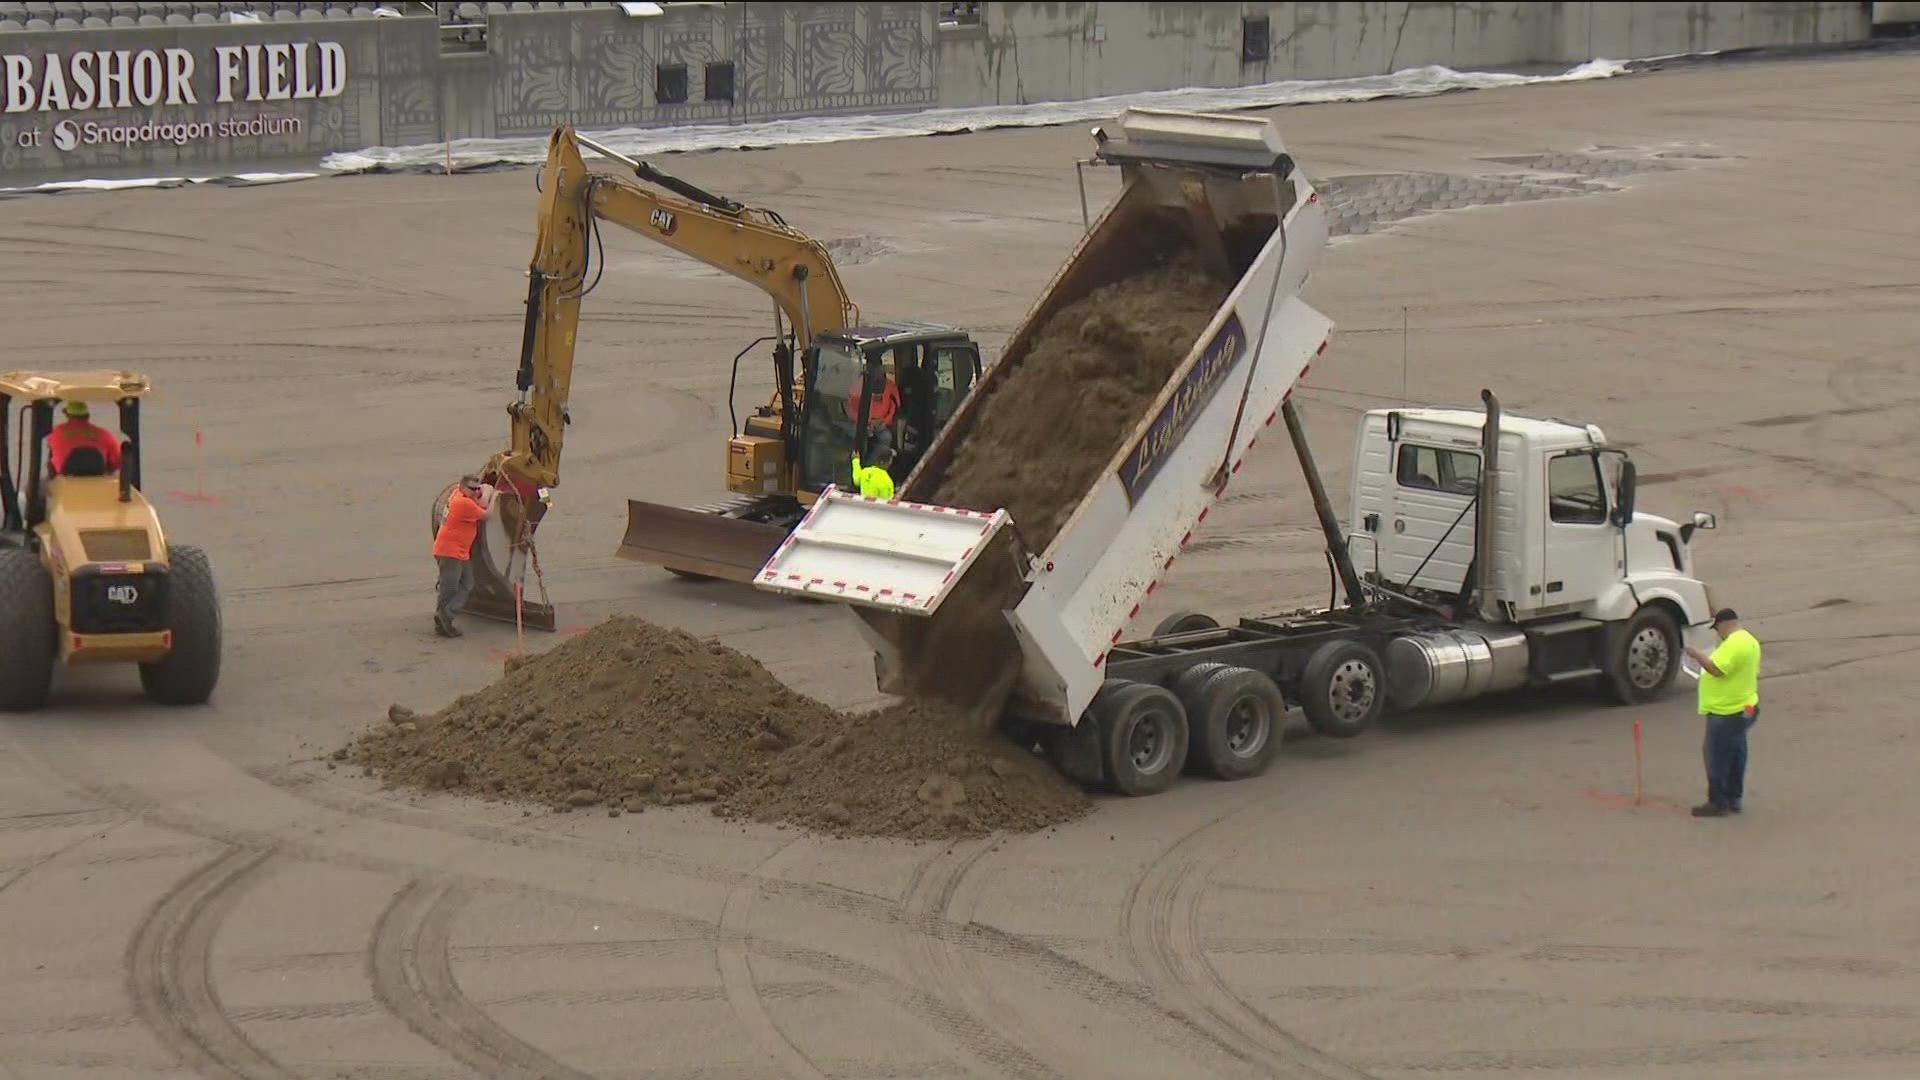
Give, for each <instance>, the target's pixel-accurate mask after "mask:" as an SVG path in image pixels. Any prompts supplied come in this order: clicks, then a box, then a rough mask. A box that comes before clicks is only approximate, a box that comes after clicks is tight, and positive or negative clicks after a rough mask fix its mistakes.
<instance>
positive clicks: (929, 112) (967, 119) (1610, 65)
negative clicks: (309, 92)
mask: <svg viewBox="0 0 1920 1080" xmlns="http://www.w3.org/2000/svg"><path fill="white" fill-rule="evenodd" d="M1637 66H1638V65H1637V64H1635V63H1630V62H1624V61H1619V60H1589V61H1587V62H1586V63H1584V64H1581V65H1579V66H1578V67H1574V68H1570V69H1568V70H1567V71H1563V72H1561V73H1559V74H1557V75H1511V74H1504V73H1500V72H1492V71H1455V70H1453V69H1452V68H1446V67H1439V66H1434V65H1430V66H1427V67H1417V68H1408V69H1406V70H1404V71H1396V72H1394V73H1393V74H1391V75H1367V76H1362V77H1358V78H1351V79H1318V80H1314V79H1294V80H1288V81H1284V82H1272V83H1262V84H1260V85H1258V86H1235V87H1226V88H1207V87H1197V88H1190V89H1185V90H1154V91H1144V92H1141V93H1137V94H1116V95H1113V96H1110V97H1101V98H1087V99H1085V100H1083V101H1049V102H1040V103H1037V104H1032V105H992V106H981V107H978V108H966V109H925V110H922V111H919V112H911V113H891V114H885V115H859V116H809V117H802V118H798V119H793V120H771V121H766V122H763V123H754V124H691V125H681V126H676V127H654V128H616V129H613V130H610V131H598V132H590V133H589V134H590V135H591V137H592V138H593V139H594V140H595V141H597V142H601V143H604V144H606V145H608V146H610V147H612V148H613V149H615V150H618V151H620V152H622V153H625V154H628V155H631V156H636V157H637V156H640V155H643V154H660V153H667V152H670V151H689V150H719V149H742V148H756V149H757V148H763V147H774V146H790V145H795V144H800V143H831V142H849V141H854V140H860V139H892V138H902V137H907V136H915V135H944V134H953V133H957V132H963V131H983V130H987V129H991V128H1006V127H1048V126H1051V125H1055V124H1072V123H1080V122H1084V121H1088V120H1106V119H1111V118H1113V117H1116V116H1118V115H1119V114H1120V113H1121V112H1122V111H1124V110H1126V109H1127V108H1129V107H1133V106H1143V107H1148V108H1162V109H1189V110H1200V111H1206V110H1216V109H1255V108H1263V107H1270V106H1276V105H1314V104H1321V103H1325V102H1336V101H1371V100H1373V99H1375V98H1395V97H1428V96H1431V95H1434V94H1445V93H1450V92H1453V91H1459V90H1488V89H1494V88H1498V87H1506V86H1530V85H1535V84H1539V83H1562V82H1582V81H1586V80H1589V79H1610V78H1613V77H1614V76H1616V75H1624V74H1627V73H1629V72H1631V71H1633V70H1634V69H1635V68H1636V67H1637ZM448 151H449V147H448V144H446V143H444V142H437V143H426V144H421V145H415V146H374V147H368V148H366V149H364V150H346V151H340V152H338V153H333V154H329V155H327V156H326V157H325V158H322V159H321V161H320V168H321V169H322V170H323V171H322V172H298V173H292V172H289V173H269V172H252V173H234V174H229V175H225V176H192V177H182V176H159V177H135V178H124V179H112V180H86V179H81V180H56V181H51V182H48V183H44V184H35V185H30V186H25V187H10V188H0V198H4V197H10V196H20V195H30V194H54V193H59V192H64V191H117V190H121V189H125V188H164V187H182V186H186V185H189V184H208V183H217V184H221V185H226V186H250V185H254V184H272V183H284V182H287V181H291V180H305V179H310V178H313V177H317V176H324V175H350V174H353V173H361V172H369V171H409V172H410V171H415V170H418V171H434V170H440V169H444V168H446V167H447V159H448ZM451 151H452V159H453V167H454V169H455V170H457V171H458V170H469V169H479V168H486V167H488V166H499V165H522V164H534V163H538V162H540V161H544V160H545V159H546V154H547V140H546V136H544V135H542V136H528V137H524V138H516V139H459V140H456V141H454V142H453V144H452V146H451Z"/></svg>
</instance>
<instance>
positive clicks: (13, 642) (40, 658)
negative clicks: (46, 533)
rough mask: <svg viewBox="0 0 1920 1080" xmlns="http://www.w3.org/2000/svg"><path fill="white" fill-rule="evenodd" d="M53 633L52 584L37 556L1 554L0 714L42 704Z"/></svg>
mask: <svg viewBox="0 0 1920 1080" xmlns="http://www.w3.org/2000/svg"><path fill="white" fill-rule="evenodd" d="M58 633H59V629H58V627H56V626H55V625H54V621H53V579H52V578H51V577H49V576H48V575H47V568H46V567H44V566H42V565H40V556H38V555H36V554H34V553H33V552H31V551H26V550H24V549H20V548H4V549H0V709H6V710H8V711H11V712H24V711H27V710H31V709H38V708H40V707H41V706H43V705H45V704H46V703H47V695H48V693H49V692H50V691H51V690H52V689H53V661H54V657H55V656H56V655H57V654H58V653H59V651H60V642H59V638H58V636H57V635H58Z"/></svg>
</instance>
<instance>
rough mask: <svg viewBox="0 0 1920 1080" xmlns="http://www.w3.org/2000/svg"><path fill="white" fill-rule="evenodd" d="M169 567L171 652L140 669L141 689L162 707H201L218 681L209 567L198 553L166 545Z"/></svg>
mask: <svg viewBox="0 0 1920 1080" xmlns="http://www.w3.org/2000/svg"><path fill="white" fill-rule="evenodd" d="M167 562H168V563H169V564H170V565H169V567H168V573H167V629H169V630H171V631H173V649H172V651H170V652H169V653H167V655H166V658H165V659H163V660H156V661H154V662H153V663H150V664H141V665H140V685H141V686H143V687H145V688H146V691H147V697H149V698H151V699H152V700H154V701H156V702H159V703H160V704H162V705H199V704H201V703H203V702H205V701H206V700H207V699H208V698H210V697H212V696H213V688H214V684H216V683H218V682H219V681H220V629H221V627H220V597H219V594H217V593H216V592H215V591H214V588H213V567H212V566H211V565H210V564H209V563H208V562H207V556H206V553H205V552H203V551H201V550H200V549H199V548H197V547H188V546H186V545H184V544H169V545H168V546H167Z"/></svg>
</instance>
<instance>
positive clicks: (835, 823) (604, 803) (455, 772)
mask: <svg viewBox="0 0 1920 1080" xmlns="http://www.w3.org/2000/svg"><path fill="white" fill-rule="evenodd" d="M335 757H336V758H339V759H342V760H350V761H352V762H355V763H357V764H359V765H362V766H364V767H366V768H367V769H368V770H369V771H370V772H372V773H374V774H376V775H378V776H380V777H381V778H383V779H385V780H387V781H388V782H391V783H398V784H405V785H410V786H414V787H421V788H427V789H432V790H444V791H452V792H460V793H465V794H472V795H478V796H482V797H486V798H495V799H506V800H514V801H534V802H540V803H543V804H546V805H548V806H552V807H554V808H555V809H567V808H585V807H605V808H606V809H607V811H608V812H609V813H633V812H638V811H641V810H644V809H646V808H648V807H650V806H661V805H678V804H682V803H694V802H699V803H710V804H712V805H713V807H714V813H716V814H718V815H721V816H726V817H735V818H742V819H751V820H756V821H764V822H792V823H797V824H802V825H806V826H809V827H813V828H817V829H821V830H825V831H830V832H835V833H840V834H847V835H892V836H907V837H914V838H925V839H936V838H946V837H954V836H967V835H979V834H984V833H987V832H992V831H996V830H1009V831H1031V830H1034V829H1039V828H1044V827H1046V826H1048V825H1053V824H1057V823H1059V822H1061V821H1065V820H1068V819H1070V818H1073V817H1075V816H1078V815H1079V814H1080V813H1082V812H1084V811H1085V810H1086V809H1087V807H1088V802H1087V799H1086V797H1085V796H1084V795H1083V794H1082V793H1081V792H1080V791H1079V790H1078V789H1077V788H1074V787H1073V786H1072V785H1071V784H1069V783H1068V782H1067V781H1066V780H1065V779H1064V778H1062V777H1061V776H1060V775H1059V774H1058V773H1056V772H1054V770H1053V769H1052V768H1051V767H1050V766H1048V765H1047V764H1046V763H1045V762H1044V761H1041V760H1039V759H1038V758H1036V757H1034V756H1033V755H1032V754H1030V753H1027V752H1025V751H1022V750H1020V749H1018V748H1017V747H1014V746H1013V745H1012V744H1010V743H1008V742H1006V741H1005V740H1004V739H1000V738H998V737H995V736H992V735H989V734H986V733H983V732H980V731H978V730H976V729H970V728H969V727H968V726H967V724H966V723H965V722H964V721H963V720H962V719H961V718H960V717H959V715H958V714H957V713H953V712H949V711H946V710H944V709H942V708H939V707H937V706H925V705H912V704H908V705H900V706H895V707H892V708H888V709H883V710H880V711H878V712H872V713H866V714H858V715H856V714H848V713H842V712H837V711H835V710H833V709H830V708H828V707H827V706H825V705H823V704H821V703H820V702H817V701H814V700H813V699H811V698H807V697H804V696H802V695H800V694H797V693H794V692H793V691H792V690H789V689H788V688H787V687H785V686H783V685H782V684H781V683H780V682H779V680H777V679H775V678H774V677H773V675H772V674H771V673H769V672H768V671H767V670H766V668H764V667H762V666H761V665H760V664H759V663H758V662H757V661H755V660H753V659H752V658H751V657H748V656H745V655H743V654H741V653H739V652H736V651H734V650H732V649H729V648H727V647H726V646H724V645H721V644H719V643H718V642H710V641H702V640H700V639H698V638H696V637H694V636H693V635H691V634H687V633H684V632H682V631H679V630H672V629H666V628H662V627H657V626H653V625H651V624H648V623H645V622H641V621H640V620H637V619H631V618H614V619H609V620H608V621H607V622H604V623H602V624H600V625H599V626H597V627H595V628H593V629H592V630H590V631H588V632H587V633H585V634H583V635H581V636H579V637H577V638H572V639H570V640H568V641H565V642H563V643H561V644H560V645H558V646H555V647H554V648H553V649H552V650H550V651H548V652H545V653H542V654H539V655H536V656H532V657H528V658H526V659H524V660H518V661H509V663H508V667H507V671H506V673H505V674H504V675H503V677H502V678H501V679H500V680H499V681H497V682H495V683H494V684H493V685H492V686H489V687H487V688H486V689H484V690H480V691H478V692H476V693H472V694H467V695H464V696H462V697H460V698H458V699H457V700H455V701H454V702H453V703H452V704H450V705H448V706H447V707H446V708H444V709H442V710H440V711H439V712H436V713H431V714H425V713H422V714H416V713H413V712H411V711H409V710H407V709H405V708H402V707H400V706H395V707H394V708H393V709H392V710H390V711H389V713H388V720H387V723H385V724H383V725H381V726H380V727H378V728H376V729H374V730H372V731H369V732H367V733H365V734H363V735H361V736H360V737H359V738H358V739H356V740H355V741H354V742H353V743H352V744H351V745H350V746H348V747H345V748H343V749H342V750H341V751H339V752H338V753H336V755H335Z"/></svg>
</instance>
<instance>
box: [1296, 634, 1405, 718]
mask: <svg viewBox="0 0 1920 1080" xmlns="http://www.w3.org/2000/svg"><path fill="white" fill-rule="evenodd" d="M1386 704H1387V680H1386V666H1385V665H1383V664H1382V663H1381V662H1380V654H1379V653H1376V652H1374V651H1373V650H1372V649H1370V648H1368V647H1367V646H1366V645H1363V644H1361V643H1360V642H1358V641H1329V642H1327V643H1326V644H1324V645H1322V646H1320V647H1319V648H1318V649H1315V650H1314V651H1313V655H1312V656H1309V657H1308V658H1307V666H1306V668H1305V669H1303V670H1302V671H1301V673H1300V707H1301V709H1302V710H1304V711H1305V712H1306V714H1307V723H1309V724H1312V725H1313V730H1315V731H1317V732H1319V733H1320V734H1322V735H1326V736H1328V737H1330V738H1335V739H1351V738H1353V737H1354V736H1355V735H1358V734H1360V733H1361V732H1363V731H1365V730H1367V728H1369V727H1371V726H1372V725H1373V722H1374V721H1375V720H1378V719H1380V713H1381V711H1382V710H1384V709H1385V708H1386Z"/></svg>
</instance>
